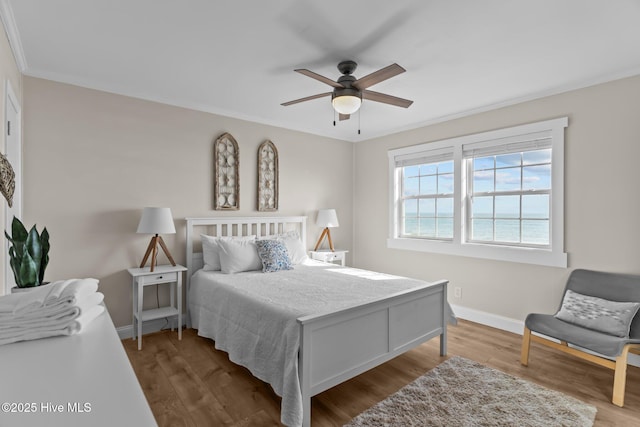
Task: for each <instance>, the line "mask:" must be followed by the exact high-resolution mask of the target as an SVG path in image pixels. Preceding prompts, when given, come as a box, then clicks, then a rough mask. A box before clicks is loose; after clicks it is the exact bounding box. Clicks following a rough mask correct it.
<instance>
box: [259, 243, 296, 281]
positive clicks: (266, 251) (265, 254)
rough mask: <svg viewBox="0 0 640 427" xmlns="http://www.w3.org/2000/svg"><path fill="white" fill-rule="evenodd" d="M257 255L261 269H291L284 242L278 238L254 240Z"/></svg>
mask: <svg viewBox="0 0 640 427" xmlns="http://www.w3.org/2000/svg"><path fill="white" fill-rule="evenodd" d="M256 246H257V247H258V256H259V257H260V260H261V261H262V271H263V272H265V273H272V272H274V271H280V270H291V269H293V265H291V260H290V259H289V252H287V248H286V246H285V245H284V243H282V242H280V241H278V240H256Z"/></svg>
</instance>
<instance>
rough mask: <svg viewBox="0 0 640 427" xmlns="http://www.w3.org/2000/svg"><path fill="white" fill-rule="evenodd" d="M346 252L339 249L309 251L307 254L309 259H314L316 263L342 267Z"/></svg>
mask: <svg viewBox="0 0 640 427" xmlns="http://www.w3.org/2000/svg"><path fill="white" fill-rule="evenodd" d="M348 252H349V251H343V250H340V249H336V250H335V251H331V250H324V251H311V252H309V257H310V258H311V259H315V260H316V261H322V262H329V263H332V264H340V265H342V266H343V267H344V266H345V265H346V261H347V253H348Z"/></svg>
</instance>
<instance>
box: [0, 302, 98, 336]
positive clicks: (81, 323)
mask: <svg viewBox="0 0 640 427" xmlns="http://www.w3.org/2000/svg"><path fill="white" fill-rule="evenodd" d="M102 312H104V306H103V305H97V306H95V307H92V308H90V309H89V310H87V311H86V312H85V313H84V314H83V315H81V316H79V317H78V318H77V319H75V320H72V321H70V322H68V324H67V325H66V326H65V327H63V328H58V329H51V328H47V327H40V328H35V329H31V330H28V331H23V333H20V334H17V335H14V336H6V337H4V338H3V337H1V336H0V345H4V344H11V343H14V342H18V341H28V340H35V339H40V338H47V337H53V336H58V335H74V334H77V333H79V332H81V331H82V330H83V329H85V328H86V327H87V325H88V324H89V323H91V322H92V321H93V320H94V319H95V318H96V317H98V316H99V315H100V314H102Z"/></svg>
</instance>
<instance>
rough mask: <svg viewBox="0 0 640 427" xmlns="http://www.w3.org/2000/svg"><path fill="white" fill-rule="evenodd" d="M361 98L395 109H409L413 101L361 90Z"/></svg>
mask: <svg viewBox="0 0 640 427" xmlns="http://www.w3.org/2000/svg"><path fill="white" fill-rule="evenodd" d="M362 97H363V98H364V99H368V100H369V101H375V102H382V103H384V104H390V105H395V106H396V107H402V108H409V106H410V105H411V104H413V101H409V100H408V99H403V98H398V97H397V96H392V95H387V94H384V93H380V92H374V91H372V90H363V91H362Z"/></svg>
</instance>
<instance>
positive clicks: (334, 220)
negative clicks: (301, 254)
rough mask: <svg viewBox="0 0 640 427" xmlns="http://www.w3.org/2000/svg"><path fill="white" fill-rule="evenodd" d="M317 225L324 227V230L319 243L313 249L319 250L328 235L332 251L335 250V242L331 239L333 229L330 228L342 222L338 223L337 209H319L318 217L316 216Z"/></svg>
mask: <svg viewBox="0 0 640 427" xmlns="http://www.w3.org/2000/svg"><path fill="white" fill-rule="evenodd" d="M316 225H318V226H320V227H324V230H322V234H320V238H319V239H318V243H316V247H315V248H314V249H313V250H314V251H317V250H318V248H319V247H320V245H321V244H322V241H323V240H324V238H325V237H326V238H327V240H329V248H331V252H333V251H335V249H334V248H333V242H332V241H331V231H330V230H329V228H332V227H339V226H340V224H338V215H337V214H336V210H335V209H320V210H319V211H318V217H317V218H316Z"/></svg>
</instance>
